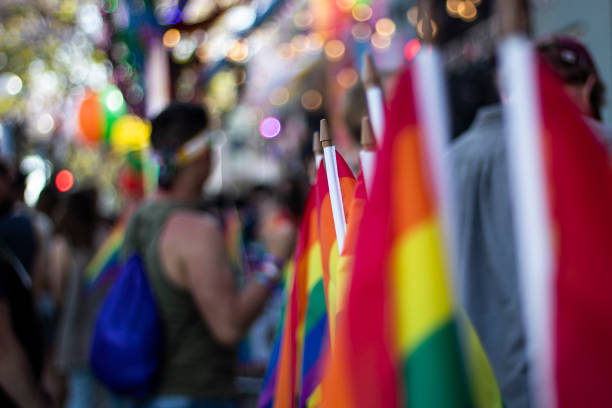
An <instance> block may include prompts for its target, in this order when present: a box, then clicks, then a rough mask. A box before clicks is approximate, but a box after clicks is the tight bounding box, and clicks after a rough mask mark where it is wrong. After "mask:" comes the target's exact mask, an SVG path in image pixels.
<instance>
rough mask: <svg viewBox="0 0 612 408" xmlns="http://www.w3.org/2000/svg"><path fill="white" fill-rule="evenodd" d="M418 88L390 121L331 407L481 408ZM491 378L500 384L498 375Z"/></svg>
mask: <svg viewBox="0 0 612 408" xmlns="http://www.w3.org/2000/svg"><path fill="white" fill-rule="evenodd" d="M413 83H414V79H413V72H412V71H411V70H408V71H406V72H405V73H403V74H402V76H401V78H400V80H399V82H398V86H397V90H396V93H395V96H394V99H393V101H392V104H391V109H390V112H389V114H388V115H389V116H388V118H387V121H386V123H387V127H386V130H385V132H386V134H385V138H384V144H383V147H382V150H381V151H380V153H379V155H378V158H377V169H376V175H375V180H374V186H373V189H372V194H371V196H370V197H369V200H368V202H367V204H366V205H365V210H364V213H363V219H362V221H361V225H360V228H359V229H360V233H359V237H358V239H357V244H356V250H355V261H354V267H353V274H352V278H351V283H350V289H349V292H348V295H347V299H346V310H345V311H344V313H343V315H342V319H341V320H340V327H339V329H338V331H339V333H338V335H337V342H338V347H337V349H338V350H340V351H341V353H336V355H334V356H333V360H336V363H334V364H332V369H331V371H330V373H331V374H330V375H331V376H332V381H333V382H332V383H333V384H334V385H336V386H337V387H336V389H335V391H334V393H333V395H332V397H331V399H332V400H333V405H332V404H327V402H326V405H328V406H335V407H343V406H346V407H390V408H393V407H399V406H408V407H417V408H418V407H467V406H481V405H480V401H479V398H478V395H476V393H475V392H474V391H473V390H474V386H472V383H471V381H469V375H468V374H471V373H470V371H469V370H471V368H472V367H476V365H474V366H472V364H471V361H472V360H471V358H472V357H471V353H467V354H468V355H467V356H466V355H464V349H463V347H462V342H461V341H460V340H461V339H462V336H461V333H462V332H461V331H460V330H459V328H460V325H461V322H460V318H459V316H458V315H459V313H458V312H457V310H456V307H455V304H454V301H453V297H452V290H451V285H450V280H449V276H448V275H449V274H448V269H449V268H448V260H447V255H446V253H445V246H444V241H443V234H444V231H443V229H442V224H441V220H440V209H439V204H438V203H437V202H436V199H435V194H434V191H435V190H434V189H433V185H432V184H431V183H432V175H431V173H430V167H429V164H428V162H427V160H428V157H430V156H429V155H428V154H426V153H427V152H426V151H425V147H426V145H425V143H424V140H423V132H422V130H421V129H422V127H421V124H420V123H419V121H418V120H417V114H416V111H415V104H414V98H413ZM470 340H471V338H470ZM480 356H481V357H482V354H480ZM468 360H469V361H468ZM485 360H486V359H485ZM479 362H480V363H482V361H479ZM334 365H336V367H334ZM478 367H480V366H478ZM474 374H479V373H474ZM484 375H491V371H490V367H489V371H488V372H485V373H484ZM477 383H478V381H477ZM481 383H482V381H481ZM492 395H493V398H492V399H491V400H489V401H488V402H489V405H482V406H488V407H492V406H493V407H494V406H501V399H500V398H499V390H497V393H495V390H494V391H493V392H492ZM495 397H496V398H495Z"/></svg>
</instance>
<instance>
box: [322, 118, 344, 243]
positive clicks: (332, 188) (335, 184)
mask: <svg viewBox="0 0 612 408" xmlns="http://www.w3.org/2000/svg"><path fill="white" fill-rule="evenodd" d="M320 132H321V144H322V145H323V156H324V162H325V173H326V174H327V185H328V188H329V201H330V202H331V208H332V216H333V218H334V229H335V230H336V241H337V242H338V251H339V252H340V253H342V249H343V248H344V238H345V237H346V218H345V217H344V204H343V203H342V191H341V189H340V178H339V177H338V164H337V163H336V148H335V147H334V145H333V143H332V138H331V135H330V134H329V129H328V128H327V120H325V119H321V129H320Z"/></svg>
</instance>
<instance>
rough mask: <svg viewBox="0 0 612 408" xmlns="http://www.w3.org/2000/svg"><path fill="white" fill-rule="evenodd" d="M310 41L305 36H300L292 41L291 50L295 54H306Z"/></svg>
mask: <svg viewBox="0 0 612 408" xmlns="http://www.w3.org/2000/svg"><path fill="white" fill-rule="evenodd" d="M309 43H310V40H309V38H308V37H306V36H305V35H304V34H298V35H296V36H294V37H293V38H292V39H291V48H292V49H293V51H294V52H295V53H300V52H304V51H306V50H307V49H308V46H309Z"/></svg>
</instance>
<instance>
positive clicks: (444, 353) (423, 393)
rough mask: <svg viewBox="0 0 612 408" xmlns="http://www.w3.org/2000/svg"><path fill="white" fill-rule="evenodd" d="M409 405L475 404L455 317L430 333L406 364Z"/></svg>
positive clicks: (425, 407)
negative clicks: (471, 395) (467, 377)
mask: <svg viewBox="0 0 612 408" xmlns="http://www.w3.org/2000/svg"><path fill="white" fill-rule="evenodd" d="M403 374H404V390H405V393H406V395H405V396H404V401H405V404H404V406H405V407H410V408H454V407H457V408H459V407H461V408H464V407H465V408H467V407H472V405H473V404H472V401H471V398H470V390H469V387H468V383H467V380H466V371H465V366H464V363H463V361H462V358H461V349H460V346H459V338H458V335H457V326H456V324H455V321H454V320H449V321H447V322H446V323H444V324H443V325H442V326H441V327H439V328H438V329H437V330H435V331H434V332H433V333H432V334H431V335H430V336H429V337H427V338H426V339H425V340H424V341H423V342H422V343H421V344H420V345H419V346H418V347H417V348H416V349H414V352H413V353H412V354H410V355H409V356H408V359H407V360H406V361H405V363H404V366H403Z"/></svg>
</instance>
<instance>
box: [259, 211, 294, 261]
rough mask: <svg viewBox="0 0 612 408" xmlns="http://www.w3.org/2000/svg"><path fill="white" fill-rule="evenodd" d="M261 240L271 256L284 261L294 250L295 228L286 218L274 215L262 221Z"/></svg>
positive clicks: (277, 214) (278, 214)
mask: <svg viewBox="0 0 612 408" xmlns="http://www.w3.org/2000/svg"><path fill="white" fill-rule="evenodd" d="M261 238H262V240H263V242H264V244H265V245H266V248H267V249H268V252H269V253H270V254H271V255H273V256H275V257H276V258H278V259H280V260H282V261H286V260H287V259H288V258H289V257H290V256H291V254H292V253H293V250H294V246H295V238H296V230H295V226H294V225H293V223H292V222H291V221H290V220H289V219H288V218H287V217H286V216H284V215H282V214H280V213H276V214H274V215H271V216H269V217H267V218H266V219H264V220H263V225H262V228H261Z"/></svg>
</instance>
